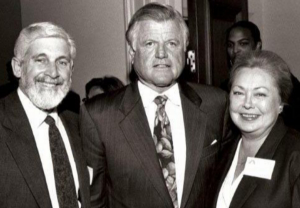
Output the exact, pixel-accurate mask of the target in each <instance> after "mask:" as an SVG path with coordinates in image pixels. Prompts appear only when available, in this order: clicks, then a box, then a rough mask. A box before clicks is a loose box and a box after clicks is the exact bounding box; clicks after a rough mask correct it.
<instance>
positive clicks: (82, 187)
mask: <svg viewBox="0 0 300 208" xmlns="http://www.w3.org/2000/svg"><path fill="white" fill-rule="evenodd" d="M59 116H60V118H61V120H62V122H63V124H64V127H65V129H66V132H67V134H68V138H69V142H70V145H71V149H72V153H73V157H74V160H75V164H76V170H77V174H78V180H79V191H80V194H79V199H80V201H81V205H82V206H83V207H85V204H88V202H87V201H86V200H89V196H88V193H89V190H88V184H89V181H88V178H87V169H86V167H87V166H86V164H85V162H84V160H83V155H82V150H81V149H80V148H81V147H82V145H81V143H80V141H81V140H80V138H79V134H78V133H79V132H78V128H79V127H78V120H77V119H74V118H72V117H70V118H68V116H67V115H66V114H65V113H62V114H59Z"/></svg>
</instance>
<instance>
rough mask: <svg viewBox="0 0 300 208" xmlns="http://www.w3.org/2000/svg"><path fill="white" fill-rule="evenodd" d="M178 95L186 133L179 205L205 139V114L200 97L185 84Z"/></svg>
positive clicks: (186, 195)
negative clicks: (184, 162) (183, 176)
mask: <svg viewBox="0 0 300 208" xmlns="http://www.w3.org/2000/svg"><path fill="white" fill-rule="evenodd" d="M180 95H181V103H182V111H183V117H184V118H183V119H184V125H185V135H186V170H185V179H184V187H183V196H182V202H181V207H185V205H186V203H187V200H188V198H189V195H190V192H191V189H192V186H193V183H194V180H195V176H196V173H197V170H198V168H199V163H200V158H201V154H202V149H203V142H204V140H205V138H204V137H205V131H206V122H207V117H206V114H205V113H204V112H203V111H202V110H201V108H200V105H201V102H202V101H201V98H200V97H199V96H198V95H197V93H196V92H195V91H194V90H193V89H192V88H191V87H190V86H188V85H187V84H184V83H181V84H180Z"/></svg>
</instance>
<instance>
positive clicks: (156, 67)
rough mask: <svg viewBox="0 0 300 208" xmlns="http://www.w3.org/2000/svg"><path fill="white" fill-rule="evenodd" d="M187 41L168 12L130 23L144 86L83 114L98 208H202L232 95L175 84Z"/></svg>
mask: <svg viewBox="0 0 300 208" xmlns="http://www.w3.org/2000/svg"><path fill="white" fill-rule="evenodd" d="M188 36H189V32H188V28H187V26H186V24H185V22H184V20H183V19H182V17H181V15H180V14H179V13H178V12H177V11H176V10H174V9H173V8H172V7H170V6H165V5H161V4H156V3H151V4H147V5H146V6H144V7H142V8H141V9H140V10H138V11H137V12H136V13H135V14H134V16H133V17H132V19H131V21H130V23H129V27H128V30H127V32H126V38H127V41H128V43H129V45H130V55H131V58H132V64H133V68H134V70H135V72H136V74H137V76H138V81H137V82H133V83H131V84H130V85H128V86H126V87H125V88H122V89H120V90H118V91H116V92H113V93H110V94H102V95H99V96H96V97H94V98H92V99H91V100H89V101H87V102H86V103H85V104H84V106H83V107H82V110H81V135H82V137H83V142H84V144H83V145H84V151H85V155H86V158H87V162H88V166H89V169H90V172H91V175H92V184H91V202H92V207H110V208H112V207H113V208H119V207H120V208H121V207H130V208H134V207H136V208H141V207H143V208H153V207H155V208H166V207H170V208H171V207H175V208H176V207H182V208H183V207H186V208H188V207H196V206H200V207H201V205H202V203H203V198H204V197H203V196H204V194H205V191H206V187H207V186H206V185H205V184H206V183H207V181H208V179H209V178H211V177H212V176H211V175H210V173H211V168H212V167H213V165H214V163H215V159H216V157H217V152H218V149H219V145H220V143H221V140H222V138H223V135H224V133H225V132H226V130H227V128H226V127H227V108H226V106H227V96H226V93H225V92H223V91H221V90H218V89H215V88H213V87H210V86H204V85H198V84H190V83H181V82H180V83H179V82H178V81H177V80H178V77H179V76H180V74H181V72H182V70H183V68H184V65H185V52H186V48H187V45H188Z"/></svg>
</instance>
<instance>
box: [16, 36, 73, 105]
mask: <svg viewBox="0 0 300 208" xmlns="http://www.w3.org/2000/svg"><path fill="white" fill-rule="evenodd" d="M13 61H14V63H13V69H14V74H15V75H16V76H17V77H19V78H20V81H19V86H20V89H21V90H22V91H23V93H24V94H25V95H26V96H27V97H28V98H29V99H30V100H31V102H32V103H33V104H34V105H35V106H36V107H38V108H40V109H42V110H50V109H53V108H55V107H57V105H58V104H59V103H60V102H61V101H62V99H63V98H64V97H65V96H66V94H67V93H68V91H69V89H70V86H71V75H72V66H73V62H72V60H71V56H70V49H69V47H68V44H67V42H66V41H65V40H64V39H60V38H39V39H36V40H34V41H33V42H32V43H31V44H30V46H29V48H28V50H27V52H26V55H25V57H24V60H23V62H21V61H20V60H16V59H13Z"/></svg>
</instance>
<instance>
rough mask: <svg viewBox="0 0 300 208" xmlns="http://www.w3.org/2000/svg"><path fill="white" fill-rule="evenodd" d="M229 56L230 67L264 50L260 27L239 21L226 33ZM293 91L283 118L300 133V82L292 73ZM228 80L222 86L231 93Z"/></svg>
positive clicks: (286, 104)
mask: <svg viewBox="0 0 300 208" xmlns="http://www.w3.org/2000/svg"><path fill="white" fill-rule="evenodd" d="M226 45H227V55H228V60H229V63H230V67H231V66H232V64H234V62H235V59H236V57H238V56H239V55H243V54H245V53H249V52H252V51H258V50H261V49H262V41H261V37H260V31H259V29H258V27H257V26H256V25H255V24H254V23H252V22H250V21H239V22H236V23H234V24H233V25H232V26H231V27H230V28H228V29H227V32H226ZM291 79H292V83H293V89H292V92H291V96H290V98H289V100H288V102H287V103H285V106H284V108H283V112H282V116H283V119H284V122H285V123H286V124H287V125H288V126H290V127H292V128H294V129H296V130H298V131H300V122H299V118H300V82H299V80H298V79H297V78H296V77H295V76H294V75H293V74H292V73H291ZM228 81H229V80H228V79H227V80H225V81H224V82H223V83H222V84H221V86H220V87H221V88H222V89H223V90H225V91H227V92H229V90H230V89H229V88H228Z"/></svg>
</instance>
